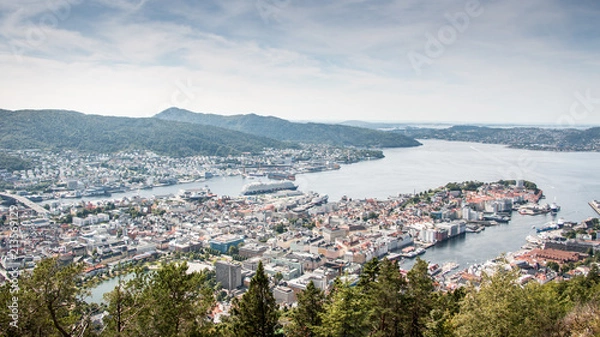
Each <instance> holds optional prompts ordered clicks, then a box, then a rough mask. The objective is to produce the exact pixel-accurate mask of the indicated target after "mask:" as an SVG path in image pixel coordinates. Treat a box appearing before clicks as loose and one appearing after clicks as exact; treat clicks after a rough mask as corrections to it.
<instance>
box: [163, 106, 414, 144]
mask: <svg viewBox="0 0 600 337" xmlns="http://www.w3.org/2000/svg"><path fill="white" fill-rule="evenodd" d="M152 118H156V119H160V120H171V121H174V120H175V121H180V122H187V123H194V124H200V125H212V126H218V127H222V128H226V129H230V130H235V131H240V132H244V133H249V134H253V135H262V136H265V137H268V138H272V139H275V140H279V141H289V142H297V143H313V144H315V143H321V144H329V145H336V146H355V147H367V148H368V147H374V148H391V147H413V146H419V145H421V143H419V142H418V141H416V140H415V139H413V138H410V137H407V136H405V135H401V134H398V133H390V132H383V131H378V130H371V129H367V128H360V127H353V126H345V125H339V124H325V123H314V122H306V123H300V122H291V121H288V120H285V119H282V118H279V117H274V116H260V115H257V114H255V113H249V114H237V115H231V116H223V115H217V114H209V113H199V112H193V111H189V110H185V109H179V108H169V109H166V110H164V111H162V112H160V113H158V114H156V115H154V116H153V117H152Z"/></svg>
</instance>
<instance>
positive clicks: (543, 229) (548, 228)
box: [535, 222, 562, 233]
mask: <svg viewBox="0 0 600 337" xmlns="http://www.w3.org/2000/svg"><path fill="white" fill-rule="evenodd" d="M561 227H562V226H560V225H559V224H558V223H556V222H549V223H547V224H546V225H545V226H544V227H540V228H536V230H535V231H536V233H541V232H546V231H551V230H555V229H560V228H561Z"/></svg>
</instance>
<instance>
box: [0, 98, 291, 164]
mask: <svg viewBox="0 0 600 337" xmlns="http://www.w3.org/2000/svg"><path fill="white" fill-rule="evenodd" d="M0 120H2V124H0V144H2V147H3V148H5V149H13V150H23V149H33V148H36V149H46V150H80V151H92V152H102V153H106V152H117V151H121V150H134V149H135V150H150V151H153V152H156V153H158V154H167V155H171V156H189V155H229V154H239V153H242V152H252V153H258V152H260V151H261V150H262V149H263V148H269V147H270V148H289V147H296V145H295V144H289V143H284V142H280V141H276V140H273V139H269V138H266V137H260V136H254V135H249V134H244V133H241V132H237V131H233V130H228V129H224V128H218V127H214V126H206V125H193V124H189V123H182V122H177V121H164V120H158V119H155V118H147V117H146V118H132V117H113V116H101V115H87V114H83V113H81V112H77V111H71V110H56V109H47V110H16V111H11V110H0Z"/></svg>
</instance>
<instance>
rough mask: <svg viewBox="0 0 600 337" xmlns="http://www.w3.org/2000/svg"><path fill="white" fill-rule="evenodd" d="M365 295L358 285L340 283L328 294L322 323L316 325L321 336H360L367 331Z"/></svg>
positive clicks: (364, 334)
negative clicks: (318, 325)
mask: <svg viewBox="0 0 600 337" xmlns="http://www.w3.org/2000/svg"><path fill="white" fill-rule="evenodd" d="M366 304H367V302H366V297H365V295H364V294H363V293H362V292H361V289H360V288H358V287H350V285H349V284H348V283H341V284H339V285H338V286H337V287H336V290H335V292H333V293H331V294H330V298H329V301H328V302H327V303H326V304H325V308H324V309H325V311H324V313H323V315H322V320H323V324H322V326H320V327H317V329H316V330H317V331H318V333H319V336H322V337H362V336H366V334H367V333H368V332H369V322H368V310H369V309H368V307H367V305H366Z"/></svg>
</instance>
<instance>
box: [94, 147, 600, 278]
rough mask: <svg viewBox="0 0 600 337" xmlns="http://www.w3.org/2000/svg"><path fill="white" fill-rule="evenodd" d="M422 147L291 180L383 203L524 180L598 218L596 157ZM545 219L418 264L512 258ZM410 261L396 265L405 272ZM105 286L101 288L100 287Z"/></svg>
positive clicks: (449, 244)
mask: <svg viewBox="0 0 600 337" xmlns="http://www.w3.org/2000/svg"><path fill="white" fill-rule="evenodd" d="M421 142H422V143H423V146H419V147H414V148H399V149H386V150H384V154H385V158H383V159H380V160H373V161H365V162H360V163H356V164H352V165H344V166H342V168H341V169H340V170H336V171H327V172H319V173H311V174H302V175H297V176H296V183H297V184H298V185H299V189H300V190H302V191H315V192H319V193H322V194H327V195H329V200H330V201H337V200H339V199H340V198H341V197H342V196H344V195H346V196H348V197H349V198H359V199H363V198H377V199H387V198H388V197H389V196H397V195H398V194H399V193H413V192H415V191H416V192H417V193H418V192H420V191H424V190H428V189H433V188H436V187H439V186H443V185H445V184H446V183H448V182H460V181H466V180H478V181H482V182H491V181H497V180H500V179H504V180H509V179H525V180H530V181H533V182H535V183H537V185H538V187H539V188H540V189H542V190H543V191H544V194H545V195H546V200H542V201H541V202H548V203H552V202H553V201H556V203H557V204H558V205H560V206H561V211H560V212H559V213H558V217H562V218H564V219H565V220H566V221H581V220H583V219H586V218H588V217H591V216H597V214H596V213H595V212H594V211H593V210H592V209H591V208H590V207H589V205H588V204H587V203H588V202H589V201H590V200H592V199H600V170H599V169H598V168H599V167H600V153H595V152H546V151H529V150H520V149H510V148H507V147H505V146H503V145H491V144H478V143H466V142H449V141H440V140H423V141H421ZM248 182H249V181H247V180H245V179H242V178H241V177H239V176H236V177H216V178H213V179H210V180H207V181H205V182H198V183H191V184H186V185H175V186H167V187H159V188H154V189H152V190H142V191H139V192H129V193H127V194H115V195H113V197H115V198H118V197H122V196H125V195H128V196H131V195H134V194H138V193H139V194H140V195H142V196H152V195H159V194H168V193H177V192H178V191H179V189H181V188H199V187H203V186H205V185H207V186H208V187H209V188H210V189H211V191H212V192H214V193H217V194H218V195H230V196H234V195H239V193H240V191H241V188H242V186H243V185H244V184H246V183H248ZM551 220H552V217H551V216H550V215H538V216H522V215H519V214H518V213H516V212H514V213H513V217H512V220H511V222H510V223H508V224H502V225H499V226H495V227H488V228H487V229H486V230H485V231H483V232H481V233H479V234H471V233H469V234H466V235H463V236H461V237H458V238H454V239H451V240H448V241H446V242H443V243H439V244H437V245H436V246H434V247H432V248H430V249H428V250H427V253H426V254H425V255H423V256H422V258H423V259H426V260H429V261H431V262H433V263H438V264H442V263H445V262H456V263H459V264H460V268H461V269H462V268H466V267H467V266H468V265H469V264H473V263H482V262H484V261H486V260H489V259H492V258H494V257H497V256H499V255H500V254H501V253H506V252H513V251H516V250H518V249H519V248H520V247H521V246H522V245H523V244H525V237H526V236H527V235H529V234H535V229H533V228H532V226H536V227H539V226H541V225H544V224H545V223H547V222H549V221H551ZM410 266H411V261H406V262H405V263H404V264H403V267H404V268H410ZM103 288H104V287H103Z"/></svg>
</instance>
